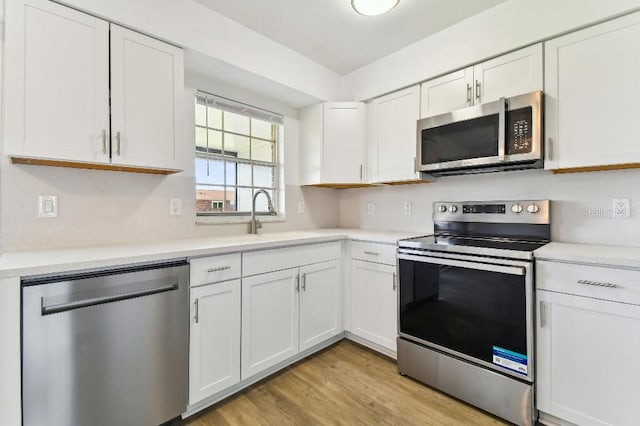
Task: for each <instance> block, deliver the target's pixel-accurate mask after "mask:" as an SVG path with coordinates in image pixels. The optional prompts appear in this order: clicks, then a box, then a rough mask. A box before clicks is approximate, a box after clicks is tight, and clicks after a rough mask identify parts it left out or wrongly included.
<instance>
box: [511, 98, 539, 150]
mask: <svg viewBox="0 0 640 426" xmlns="http://www.w3.org/2000/svg"><path fill="white" fill-rule="evenodd" d="M532 132H533V129H532V110H531V107H528V108H520V109H516V110H511V111H508V112H507V149H506V151H507V152H506V153H507V155H511V154H528V153H530V152H531V151H532V150H533V139H532Z"/></svg>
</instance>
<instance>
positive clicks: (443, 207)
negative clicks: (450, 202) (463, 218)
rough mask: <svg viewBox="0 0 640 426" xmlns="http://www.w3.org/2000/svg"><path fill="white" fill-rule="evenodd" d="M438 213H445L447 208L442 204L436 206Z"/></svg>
mask: <svg viewBox="0 0 640 426" xmlns="http://www.w3.org/2000/svg"><path fill="white" fill-rule="evenodd" d="M438 211H439V212H440V213H444V212H446V211H447V206H445V205H444V204H440V205H439V206H438Z"/></svg>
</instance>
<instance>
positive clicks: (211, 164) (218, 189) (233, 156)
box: [195, 92, 282, 216]
mask: <svg viewBox="0 0 640 426" xmlns="http://www.w3.org/2000/svg"><path fill="white" fill-rule="evenodd" d="M195 113H196V114H195V118H196V120H195V121H196V122H195V126H196V129H195V139H196V140H195V151H196V159H195V162H196V164H195V171H196V213H197V214H198V215H199V216H216V215H236V216H241V215H249V214H250V213H251V203H252V201H253V194H254V193H255V192H256V191H258V190H260V189H264V190H265V191H267V193H268V194H269V195H270V196H271V199H272V200H273V205H274V206H278V200H277V198H278V195H279V194H278V189H279V188H278V183H279V176H280V170H279V166H278V135H279V134H280V125H281V124H282V116H281V115H278V114H275V113H272V112H269V111H264V110H261V109H258V108H255V107H252V106H249V105H245V104H241V103H239V102H235V101H232V100H229V99H225V98H222V97H219V96H215V95H211V94H208V93H204V92H197V94H196V101H195ZM256 213H257V214H268V208H267V199H266V197H263V196H259V197H258V198H257V200H256Z"/></svg>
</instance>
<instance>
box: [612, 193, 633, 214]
mask: <svg viewBox="0 0 640 426" xmlns="http://www.w3.org/2000/svg"><path fill="white" fill-rule="evenodd" d="M612 202H613V217H614V218H619V219H630V218H631V200H630V199H629V198H614V199H613V200H612Z"/></svg>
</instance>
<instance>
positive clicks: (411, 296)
mask: <svg viewBox="0 0 640 426" xmlns="http://www.w3.org/2000/svg"><path fill="white" fill-rule="evenodd" d="M458 263H462V264H464V263H468V262H458ZM470 265H474V264H471V263H470ZM477 265H478V266H477V267H479V268H482V267H483V265H482V264H477ZM513 269H516V268H513ZM399 272H400V332H401V333H403V334H406V335H409V336H412V337H415V338H418V339H420V340H422V341H425V342H427V343H433V344H436V345H439V346H441V347H443V348H447V349H449V350H452V351H455V352H458V353H460V354H464V355H467V356H470V357H473V358H476V359H479V360H482V361H485V362H487V363H489V364H493V365H496V364H497V363H498V364H499V362H500V360H498V361H497V362H496V358H495V356H496V351H498V357H503V358H509V357H511V356H512V355H513V356H514V357H515V361H514V362H515V363H516V364H517V363H518V362H524V363H525V367H526V365H527V364H528V355H530V354H527V321H526V311H527V309H526V303H527V297H526V282H525V275H512V274H508V273H505V272H495V271H486V270H480V269H475V266H474V267H473V268H472V267H469V268H467V267H460V266H451V265H442V264H436V263H422V262H418V261H413V260H402V259H401V260H400V263H399ZM496 348H497V349H496ZM501 351H506V352H501ZM518 355H520V356H521V358H520V359H518ZM523 360H524V361H523ZM512 361H513V360H512ZM514 365H515V364H512V365H511V367H514ZM511 369H514V370H515V371H517V370H516V369H515V368H511ZM520 373H521V374H523V376H527V373H526V372H522V371H520Z"/></svg>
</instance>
